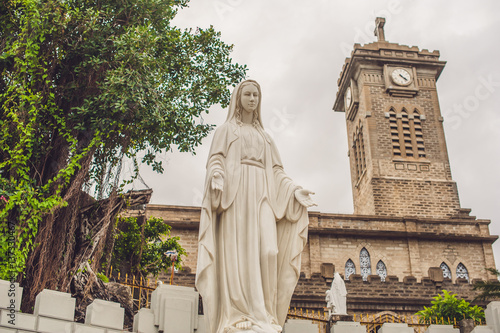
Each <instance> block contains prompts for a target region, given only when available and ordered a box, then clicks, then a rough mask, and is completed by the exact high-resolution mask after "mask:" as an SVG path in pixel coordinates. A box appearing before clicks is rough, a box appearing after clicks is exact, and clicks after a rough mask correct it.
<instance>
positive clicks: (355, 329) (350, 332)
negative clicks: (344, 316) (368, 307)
mask: <svg viewBox="0 0 500 333" xmlns="http://www.w3.org/2000/svg"><path fill="white" fill-rule="evenodd" d="M330 333H366V326H364V325H361V324H360V323H358V322H355V321H338V322H336V323H335V324H334V325H333V326H332V328H331V329H330Z"/></svg>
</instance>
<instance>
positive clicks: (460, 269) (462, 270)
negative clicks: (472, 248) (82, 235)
mask: <svg viewBox="0 0 500 333" xmlns="http://www.w3.org/2000/svg"><path fill="white" fill-rule="evenodd" d="M457 278H465V279H467V281H469V272H468V271H467V268H466V267H465V265H464V264H462V263H460V264H458V266H457Z"/></svg>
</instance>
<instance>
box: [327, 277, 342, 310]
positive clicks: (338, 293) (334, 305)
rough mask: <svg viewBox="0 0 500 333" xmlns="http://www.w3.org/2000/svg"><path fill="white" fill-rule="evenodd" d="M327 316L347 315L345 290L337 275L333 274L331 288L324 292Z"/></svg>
mask: <svg viewBox="0 0 500 333" xmlns="http://www.w3.org/2000/svg"><path fill="white" fill-rule="evenodd" d="M325 300H326V307H327V308H328V316H329V317H331V316H332V315H347V289H346V288H345V283H344V280H343V279H342V278H341V277H340V274H339V273H335V276H334V279H333V281H332V286H331V287H330V289H329V290H327V291H326V298H325Z"/></svg>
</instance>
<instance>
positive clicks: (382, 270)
mask: <svg viewBox="0 0 500 333" xmlns="http://www.w3.org/2000/svg"><path fill="white" fill-rule="evenodd" d="M377 275H378V276H380V280H382V281H385V278H386V277H387V267H385V264H384V262H383V261H382V260H379V261H378V263H377Z"/></svg>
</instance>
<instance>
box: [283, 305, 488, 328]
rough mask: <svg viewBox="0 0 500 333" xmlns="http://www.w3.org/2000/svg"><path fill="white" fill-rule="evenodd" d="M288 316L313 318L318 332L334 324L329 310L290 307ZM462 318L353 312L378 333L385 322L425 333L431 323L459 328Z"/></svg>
mask: <svg viewBox="0 0 500 333" xmlns="http://www.w3.org/2000/svg"><path fill="white" fill-rule="evenodd" d="M288 318H291V319H304V320H311V321H312V322H313V323H316V324H318V333H329V332H328V329H329V328H330V327H331V325H333V323H332V322H329V317H328V312H325V311H314V310H312V311H311V310H308V309H300V308H299V309H297V308H293V309H289V310H288ZM461 319H462V318H432V319H431V320H427V321H426V320H424V319H423V318H421V317H419V316H407V315H406V316H405V315H397V314H395V313H391V312H388V311H387V312H381V313H378V314H356V313H355V314H353V315H352V320H353V321H355V322H359V323H360V324H361V325H364V326H366V332H367V333H376V332H378V330H379V329H380V327H382V325H383V324H385V323H406V324H407V325H408V327H411V328H413V330H414V332H415V333H424V332H425V331H426V330H427V328H428V327H429V325H431V324H435V325H453V327H455V328H459V321H460V320H461ZM475 325H476V326H482V325H486V322H485V321H484V320H479V321H476V322H475Z"/></svg>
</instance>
